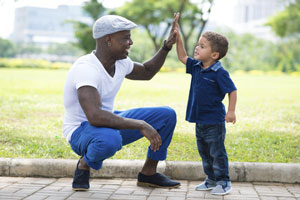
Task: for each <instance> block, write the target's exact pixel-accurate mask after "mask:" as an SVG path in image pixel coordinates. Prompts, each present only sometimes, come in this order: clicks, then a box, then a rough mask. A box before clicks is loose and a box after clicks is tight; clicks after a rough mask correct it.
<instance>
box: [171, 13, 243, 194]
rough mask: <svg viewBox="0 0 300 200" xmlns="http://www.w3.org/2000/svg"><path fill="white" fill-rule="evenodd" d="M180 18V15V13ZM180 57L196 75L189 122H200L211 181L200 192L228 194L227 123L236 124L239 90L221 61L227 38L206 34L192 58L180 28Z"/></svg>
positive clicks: (199, 137)
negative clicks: (227, 102) (209, 191)
mask: <svg viewBox="0 0 300 200" xmlns="http://www.w3.org/2000/svg"><path fill="white" fill-rule="evenodd" d="M177 15H179V13H178V14H177ZM176 28H177V32H178V36H177V55H178V58H179V60H180V61H181V62H182V63H183V64H186V73H188V74H191V75H192V80H191V86H190V92H189V99H188V105H187V111H186V120H187V121H189V122H194V123H196V138H197V146H198V151H199V154H200V156H201V158H202V163H203V168H204V172H205V174H206V175H207V178H206V179H205V181H204V182H203V183H201V184H200V185H197V186H196V190H212V191H211V194H214V195H225V194H228V193H229V192H230V190H231V183H230V178H229V172H228V157H227V153H226V150H225V145H224V141H225V133H226V129H225V121H226V122H232V123H233V124H234V123H235V121H236V118H235V105H236V98H237V92H236V87H235V85H234V83H233V82H232V80H231V79H230V77H229V74H228V72H227V71H226V70H225V69H224V68H223V67H222V65H221V62H220V61H219V60H220V59H221V58H223V57H224V56H225V55H226V53H227V49H228V41H227V39H226V38H225V37H224V36H222V35H220V34H218V33H215V32H205V33H204V34H203V35H202V36H201V37H200V39H199V41H198V43H197V46H196V48H195V51H194V58H191V57H188V56H187V55H186V51H185V49H184V46H183V43H182V40H181V38H180V34H179V26H178V24H177V26H176ZM227 93H228V96H229V106H228V111H227V113H226V115H225V107H224V105H223V103H222V100H223V99H224V97H225V95H226V94H227Z"/></svg>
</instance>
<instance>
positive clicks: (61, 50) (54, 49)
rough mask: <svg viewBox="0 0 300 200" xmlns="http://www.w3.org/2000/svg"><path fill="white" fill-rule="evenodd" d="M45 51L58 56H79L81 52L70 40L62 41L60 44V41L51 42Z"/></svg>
mask: <svg viewBox="0 0 300 200" xmlns="http://www.w3.org/2000/svg"><path fill="white" fill-rule="evenodd" d="M46 51H47V53H48V54H51V55H59V56H65V55H70V56H79V55H82V54H83V53H82V50H81V49H79V48H78V47H76V46H74V45H73V44H72V43H70V42H67V43H62V44H61V43H52V44H51V45H50V46H49V47H48V48H47V50H46Z"/></svg>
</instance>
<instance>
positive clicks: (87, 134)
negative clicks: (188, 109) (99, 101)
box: [70, 107, 176, 170]
mask: <svg viewBox="0 0 300 200" xmlns="http://www.w3.org/2000/svg"><path fill="white" fill-rule="evenodd" d="M114 113H115V114H116V115H119V116H121V117H126V118H132V119H138V120H144V121H146V122H147V123H148V124H150V125H151V126H152V127H153V128H154V129H155V130H157V132H158V133H159V134H160V136H161V141H162V145H161V146H160V147H159V150H158V151H156V152H154V151H152V150H151V149H150V147H148V154H147V157H148V158H150V159H152V160H165V159H166V157H167V149H168V146H169V144H170V142H171V139H172V136H173V131H174V128H175V125H176V113H175V111H174V110H173V109H172V108H170V107H151V108H135V109H130V110H126V111H115V112H114ZM142 137H143V135H142V134H141V133H140V132H139V131H138V130H128V129H122V130H118V129H112V128H107V127H96V126H92V125H90V124H89V123H88V122H87V121H85V122H82V123H81V125H80V126H79V127H78V128H77V129H76V130H75V131H74V133H73V134H72V137H71V141H70V144H71V147H72V149H73V151H74V152H75V153H76V154H78V155H80V156H83V159H84V160H85V162H86V163H87V165H88V166H90V167H91V168H93V169H95V170H98V169H100V168H101V167H102V163H103V160H105V159H107V158H109V157H111V156H113V155H114V154H115V153H116V152H117V151H119V150H120V149H121V148H122V146H124V145H127V144H130V143H132V142H134V141H136V140H138V139H140V138H142Z"/></svg>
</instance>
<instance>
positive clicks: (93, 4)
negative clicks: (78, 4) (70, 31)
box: [68, 0, 106, 53]
mask: <svg viewBox="0 0 300 200" xmlns="http://www.w3.org/2000/svg"><path fill="white" fill-rule="evenodd" d="M83 10H84V12H85V13H87V14H88V15H89V16H90V17H91V18H92V23H91V24H86V23H83V22H79V21H74V20H72V21H70V20H69V21H68V22H69V23H73V28H74V35H75V38H76V39H77V42H76V43H75V45H76V46H77V47H79V48H80V49H82V50H83V51H84V52H85V53H90V52H91V51H92V50H94V49H95V46H96V41H95V40H94V39H93V34H92V33H93V23H94V22H95V21H96V20H97V19H98V18H99V17H100V16H101V15H103V14H104V12H105V11H106V9H105V8H104V7H103V5H102V3H98V1H97V0H90V1H88V2H85V4H84V6H83Z"/></svg>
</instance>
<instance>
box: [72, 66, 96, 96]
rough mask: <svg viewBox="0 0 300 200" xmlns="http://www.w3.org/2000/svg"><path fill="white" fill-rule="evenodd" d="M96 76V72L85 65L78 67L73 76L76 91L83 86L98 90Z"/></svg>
mask: <svg viewBox="0 0 300 200" xmlns="http://www.w3.org/2000/svg"><path fill="white" fill-rule="evenodd" d="M95 74H97V72H96V70H94V69H93V68H92V67H89V66H87V65H86V64H84V63H82V64H79V65H78V66H76V68H75V69H74V74H73V75H74V84H75V86H76V90H78V89H79V88H80V87H82V86H92V87H94V88H96V89H97V88H98V83H97V78H96V76H95Z"/></svg>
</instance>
